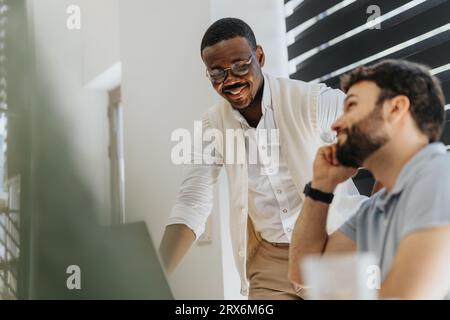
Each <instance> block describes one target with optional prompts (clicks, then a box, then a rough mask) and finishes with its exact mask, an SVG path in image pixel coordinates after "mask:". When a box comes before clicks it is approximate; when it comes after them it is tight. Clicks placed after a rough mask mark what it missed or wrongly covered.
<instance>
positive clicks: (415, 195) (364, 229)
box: [340, 142, 450, 299]
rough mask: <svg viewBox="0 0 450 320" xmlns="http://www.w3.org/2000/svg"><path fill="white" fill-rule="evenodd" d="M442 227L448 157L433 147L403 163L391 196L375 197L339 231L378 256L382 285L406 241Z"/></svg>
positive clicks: (447, 203) (448, 212) (448, 211)
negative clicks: (421, 232)
mask: <svg viewBox="0 0 450 320" xmlns="http://www.w3.org/2000/svg"><path fill="white" fill-rule="evenodd" d="M442 225H450V153H447V152H446V148H445V146H444V145H443V144H442V143H440V142H436V143H431V144H429V145H428V146H426V147H425V148H423V149H422V150H421V151H419V152H418V153H417V154H416V155H414V157H413V158H411V159H410V160H409V161H408V162H407V163H406V165H405V166H404V167H403V169H402V170H401V172H400V174H399V176H398V178H397V181H396V183H395V185H394V188H393V189H392V191H391V192H389V193H388V192H387V191H386V189H382V190H380V191H379V192H377V193H376V194H375V195H373V196H372V197H371V198H370V199H368V200H367V201H366V202H364V203H363V204H362V205H361V207H360V208H359V210H358V211H357V212H356V213H355V214H354V215H353V216H352V217H351V218H350V219H349V220H348V221H347V222H345V223H344V224H343V225H342V226H341V228H340V230H341V231H342V232H344V233H345V234H346V235H348V236H349V237H351V238H352V239H353V240H355V241H356V243H357V247H358V251H360V252H371V253H373V254H374V255H375V256H376V257H377V259H378V262H379V266H380V270H381V280H382V281H383V280H384V279H385V277H386V275H387V273H388V272H389V270H390V268H391V266H392V263H393V262H394V258H395V255H396V253H397V248H398V246H399V244H400V241H401V240H402V239H403V238H404V237H405V236H407V235H408V234H410V233H412V232H415V231H418V230H421V229H426V228H430V227H436V226H442ZM430 249H431V248H430ZM449 272H450V270H449ZM446 298H447V299H450V292H449V293H448V294H447V297H446Z"/></svg>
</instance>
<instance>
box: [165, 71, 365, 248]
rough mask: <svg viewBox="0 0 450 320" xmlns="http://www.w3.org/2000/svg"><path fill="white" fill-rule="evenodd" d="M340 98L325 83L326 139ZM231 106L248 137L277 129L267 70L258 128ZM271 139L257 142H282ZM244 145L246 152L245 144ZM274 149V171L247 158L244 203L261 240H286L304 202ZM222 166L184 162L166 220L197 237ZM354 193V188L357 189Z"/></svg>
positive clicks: (322, 118) (321, 117)
mask: <svg viewBox="0 0 450 320" xmlns="http://www.w3.org/2000/svg"><path fill="white" fill-rule="evenodd" d="M344 99H345V95H344V93H343V92H342V91H340V90H337V89H331V88H329V87H325V86H324V88H323V89H322V90H321V93H320V95H319V100H318V107H317V123H318V126H319V128H320V129H321V131H322V134H321V137H322V138H323V140H324V141H325V142H332V141H333V139H334V134H333V133H332V131H331V129H330V126H331V124H332V123H333V122H334V121H335V120H336V118H338V117H339V116H340V114H341V113H342V111H343V101H344ZM299 107H300V106H299ZM233 111H234V114H235V116H236V119H237V120H238V121H239V122H240V124H241V127H242V128H243V130H245V131H247V130H250V132H246V135H248V136H249V137H250V139H254V138H255V134H256V130H258V129H265V130H267V132H270V130H271V129H277V124H276V122H275V119H274V114H273V109H272V97H271V92H270V86H269V81H268V79H267V77H266V76H265V77H264V88H263V100H262V112H263V116H262V118H261V120H260V122H259V123H258V126H257V128H256V130H255V128H252V127H250V126H249V125H248V123H247V121H246V120H245V118H244V117H243V116H242V115H241V114H240V113H239V112H238V111H236V110H233ZM271 143H272V142H271V141H270V142H269V143H268V144H267V146H264V145H260V147H261V148H264V147H268V148H273V147H278V148H283V146H279V145H277V144H273V143H272V144H271ZM246 149H247V150H246V152H247V155H248V148H246ZM260 151H261V150H260ZM278 154H279V167H278V172H277V173H276V174H268V175H267V174H261V169H263V164H261V163H257V164H249V166H248V186H249V193H248V205H249V207H248V208H249V214H250V218H251V219H252V221H253V224H254V227H255V230H256V231H258V232H260V233H261V236H262V237H263V238H264V239H265V240H267V241H269V242H278V243H288V242H290V239H291V235H292V231H293V229H294V225H295V222H296V220H297V217H298V215H299V213H300V209H301V205H302V201H301V197H300V194H299V192H301V190H297V188H296V186H295V184H294V182H293V180H292V178H291V176H290V174H289V170H288V167H287V164H286V160H285V159H284V157H283V153H282V152H281V150H279V152H278ZM221 168H222V165H185V167H184V179H183V182H182V184H181V188H180V191H179V194H178V198H177V201H176V203H175V205H174V207H173V209H172V213H171V215H170V217H169V221H168V225H170V224H185V225H187V226H188V227H189V228H191V229H192V230H193V231H194V233H195V234H196V237H197V239H198V238H199V236H200V235H201V233H202V232H203V230H204V226H203V225H201V224H200V223H199V222H200V221H201V220H202V219H205V217H206V216H208V215H209V214H210V212H211V210H212V205H213V186H214V183H215V182H216V181H217V177H218V174H219V172H220V169H221ZM355 193H356V194H357V190H355ZM194 212H195V213H194Z"/></svg>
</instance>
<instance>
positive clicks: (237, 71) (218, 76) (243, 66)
mask: <svg viewBox="0 0 450 320" xmlns="http://www.w3.org/2000/svg"><path fill="white" fill-rule="evenodd" d="M252 60H253V56H250V58H249V59H248V60H245V61H239V62H236V63H234V64H232V65H231V67H230V68H226V69H213V70H211V71H210V70H208V69H206V76H207V77H208V78H209V80H211V82H213V83H216V84H218V83H223V82H224V81H225V79H226V78H227V77H228V71H229V70H231V73H232V74H233V75H235V76H237V77H241V76H245V75H246V74H247V73H248V72H249V71H250V65H251V64H252Z"/></svg>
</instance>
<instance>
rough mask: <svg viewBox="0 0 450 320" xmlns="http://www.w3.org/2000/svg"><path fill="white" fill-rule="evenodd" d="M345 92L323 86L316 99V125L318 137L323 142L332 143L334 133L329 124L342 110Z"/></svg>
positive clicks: (334, 137) (334, 136)
mask: <svg viewBox="0 0 450 320" xmlns="http://www.w3.org/2000/svg"><path fill="white" fill-rule="evenodd" d="M344 100H345V94H344V93H343V92H342V91H341V90H339V89H332V88H330V87H326V86H323V88H322V89H321V91H320V94H319V98H318V100H317V125H318V127H319V133H320V138H321V139H322V141H323V142H325V143H332V142H334V141H335V139H336V134H335V133H334V131H333V130H331V125H332V124H333V122H334V121H336V119H337V118H339V117H340V116H341V115H342V113H343V110H344Z"/></svg>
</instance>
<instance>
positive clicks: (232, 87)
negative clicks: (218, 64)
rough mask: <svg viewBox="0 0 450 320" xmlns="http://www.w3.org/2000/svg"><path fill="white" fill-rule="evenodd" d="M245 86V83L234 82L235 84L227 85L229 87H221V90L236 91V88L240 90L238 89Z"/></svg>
mask: <svg viewBox="0 0 450 320" xmlns="http://www.w3.org/2000/svg"><path fill="white" fill-rule="evenodd" d="M246 85H247V83H242V82H236V83H233V84H231V85H229V86H223V88H222V89H223V90H233V89H236V88H240V87H243V86H246Z"/></svg>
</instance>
